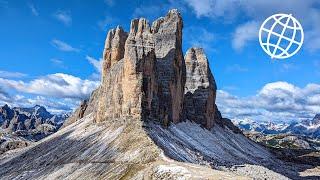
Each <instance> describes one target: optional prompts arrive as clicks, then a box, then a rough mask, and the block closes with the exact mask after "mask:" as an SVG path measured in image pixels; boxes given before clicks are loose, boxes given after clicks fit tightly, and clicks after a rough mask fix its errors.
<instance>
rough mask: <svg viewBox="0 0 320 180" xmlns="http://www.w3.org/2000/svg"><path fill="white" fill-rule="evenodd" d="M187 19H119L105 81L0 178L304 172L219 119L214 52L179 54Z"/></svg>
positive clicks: (106, 57) (10, 158)
mask: <svg viewBox="0 0 320 180" xmlns="http://www.w3.org/2000/svg"><path fill="white" fill-rule="evenodd" d="M182 28H183V21H182V18H181V15H180V13H179V12H178V11H177V10H170V11H169V12H168V14H167V15H166V16H165V17H161V18H159V19H157V20H156V21H154V22H153V23H152V24H149V22H148V21H147V20H146V19H144V18H140V19H134V20H132V21H131V25H130V31H129V32H125V31H124V30H123V29H122V28H121V27H120V26H118V27H117V28H115V29H112V30H110V31H109V32H108V34H107V38H106V42H105V47H104V51H103V67H102V75H101V76H102V80H101V85H100V86H99V87H98V89H96V90H95V91H94V92H93V93H92V95H91V97H90V99H88V100H86V101H83V102H82V103H81V105H80V107H79V108H78V109H77V110H76V112H75V113H74V114H73V116H72V117H71V118H69V119H68V121H67V123H66V124H65V125H64V128H62V129H60V130H59V131H58V132H56V133H55V134H53V135H51V136H49V137H47V138H45V139H43V140H41V141H40V142H39V143H38V144H35V145H34V146H29V147H27V148H24V149H22V150H20V151H18V152H17V153H15V154H14V155H12V154H11V155H7V156H5V157H3V158H2V159H1V161H0V166H1V169H0V177H2V178H3V179H11V178H17V179H181V178H182V179H217V178H222V179H239V178H241V176H248V177H252V178H256V177H258V178H270V179H285V178H286V177H285V176H289V177H295V176H298V175H297V172H296V171H292V170H291V169H290V168H289V167H287V166H285V164H284V163H283V162H282V161H280V160H278V159H276V158H275V156H274V155H272V154H271V153H270V152H269V151H268V150H267V149H265V148H264V147H262V146H260V145H258V144H256V143H254V142H252V141H251V140H249V139H247V138H246V137H245V136H244V135H243V134H242V133H241V131H240V130H239V129H238V128H237V127H235V126H234V125H233V124H232V123H231V121H230V120H229V119H226V118H222V116H221V114H220V112H219V110H218V108H217V106H216V105H215V99H216V89H217V87H216V83H215V80H214V77H213V75H212V73H211V70H210V66H209V62H208V59H207V57H206V55H205V53H204V51H203V49H200V48H190V49H189V50H188V52H187V54H186V55H185V57H184V56H183V52H182ZM199 38H205V37H199ZM214 169H215V170H214ZM277 172H278V173H277ZM284 175H285V176H284Z"/></svg>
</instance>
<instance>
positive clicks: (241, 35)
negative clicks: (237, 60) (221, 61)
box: [232, 21, 260, 51]
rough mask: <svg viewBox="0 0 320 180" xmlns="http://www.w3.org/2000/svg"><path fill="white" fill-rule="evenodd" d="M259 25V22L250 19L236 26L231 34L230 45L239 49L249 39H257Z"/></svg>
mask: <svg viewBox="0 0 320 180" xmlns="http://www.w3.org/2000/svg"><path fill="white" fill-rule="evenodd" d="M259 25H260V23H258V22H256V21H250V22H247V23H245V24H242V25H240V26H238V27H237V29H236V31H235V32H234V34H233V38H232V47H233V48H234V49H235V50H237V51H241V50H242V49H243V48H244V46H245V45H246V44H247V43H248V42H249V41H252V40H257V39H258V32H259Z"/></svg>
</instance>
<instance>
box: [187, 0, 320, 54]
mask: <svg viewBox="0 0 320 180" xmlns="http://www.w3.org/2000/svg"><path fill="white" fill-rule="evenodd" d="M185 2H186V4H187V5H188V6H189V7H190V8H191V9H192V10H193V11H194V12H195V14H196V15H197V17H199V18H200V17H208V18H213V19H214V20H216V19H217V18H222V19H223V20H224V21H226V22H234V21H235V20H239V19H248V20H249V21H255V22H259V23H261V22H262V21H263V20H264V19H265V18H267V17H269V16H271V15H273V14H275V13H287V14H293V16H294V17H296V18H297V19H298V20H299V21H300V22H301V24H302V26H303V28H304V30H305V36H306V38H305V47H306V48H307V49H308V50H310V51H311V52H315V51H318V50H320V38H319V34H320V21H319V18H320V12H319V10H318V7H319V6H320V1H317V0H308V1H301V0H300V1H299V0H281V1H279V0H268V1H262V0H256V1H252V0H229V1H226V0H203V1H197V0H185ZM248 23H250V22H248ZM241 26H242V25H240V26H239V27H238V28H237V29H239V28H241ZM236 32H237V30H236V31H235V33H236ZM242 35H245V34H242ZM240 37H241V36H240ZM242 37H244V38H239V41H235V40H234V42H235V43H233V44H234V45H235V46H234V47H235V48H236V49H237V48H238V47H240V48H241V47H244V46H245V44H246V43H247V42H248V41H250V39H251V40H252V38H251V37H252V36H249V37H245V36H242ZM241 40H244V41H241Z"/></svg>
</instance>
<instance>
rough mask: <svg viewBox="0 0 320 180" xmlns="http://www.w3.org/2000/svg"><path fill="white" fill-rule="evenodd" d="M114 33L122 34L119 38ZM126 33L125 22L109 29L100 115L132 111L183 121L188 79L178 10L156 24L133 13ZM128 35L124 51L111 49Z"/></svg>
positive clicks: (100, 117) (99, 118)
mask: <svg viewBox="0 0 320 180" xmlns="http://www.w3.org/2000/svg"><path fill="white" fill-rule="evenodd" d="M114 32H116V33H114ZM117 32H118V33H117ZM114 34H118V37H120V38H117V39H116V40H114V37H115V35H114ZM126 35H127V33H125V32H123V31H122V29H121V28H120V27H118V28H117V30H116V31H114V30H111V32H109V33H108V37H107V40H106V45H105V47H106V50H105V52H104V62H103V72H102V73H103V74H102V77H103V78H102V84H101V89H100V95H101V98H99V105H98V112H97V118H96V120H97V121H98V122H100V121H104V120H108V119H114V118H119V117H125V116H132V117H135V118H143V119H153V120H157V121H160V122H162V123H164V124H168V123H169V122H174V123H176V122H179V121H180V120H181V119H182V108H183V95H184V84H185V65H184V59H183V53H182V19H181V16H180V14H179V12H178V11H177V10H171V11H169V13H168V14H167V16H166V17H163V18H160V19H158V20H156V21H155V22H154V23H153V24H152V26H150V24H149V23H148V21H147V20H146V19H144V18H140V19H134V20H132V22H131V26H130V32H129V34H128V36H126ZM124 38H126V42H125V44H124V48H123V51H122V50H119V49H117V48H115V49H117V50H116V51H115V54H117V56H114V57H115V58H112V57H113V55H112V54H113V53H112V51H111V50H110V49H113V47H121V46H122V44H121V42H123V41H122V40H119V39H124ZM110 41H112V42H114V43H110ZM122 52H123V53H124V54H123V58H122V59H119V58H121V57H122Z"/></svg>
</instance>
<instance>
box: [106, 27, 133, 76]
mask: <svg viewBox="0 0 320 180" xmlns="http://www.w3.org/2000/svg"><path fill="white" fill-rule="evenodd" d="M127 36H128V34H127V33H126V32H125V31H124V30H123V29H122V27H120V26H117V27H116V28H115V29H111V30H109V32H108V34H107V38H106V41H105V46H104V51H103V65H102V67H103V68H102V81H104V80H105V76H106V73H107V72H108V69H109V68H110V67H111V66H112V65H113V64H115V63H116V62H118V61H119V60H120V59H122V58H123V56H124V44H125V42H126V39H127Z"/></svg>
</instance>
